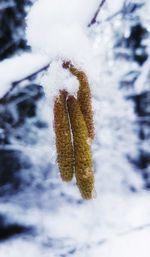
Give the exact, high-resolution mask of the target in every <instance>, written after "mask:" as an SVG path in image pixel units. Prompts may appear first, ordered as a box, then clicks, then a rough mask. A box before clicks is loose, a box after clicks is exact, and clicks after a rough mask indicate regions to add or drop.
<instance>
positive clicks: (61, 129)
mask: <svg viewBox="0 0 150 257" xmlns="http://www.w3.org/2000/svg"><path fill="white" fill-rule="evenodd" d="M66 97H67V92H65V91H60V94H59V96H58V97H57V98H56V99H55V103H54V129H55V134H56V148H57V161H58V166H59V170H60V175H61V178H62V180H63V181H66V182H67V181H70V180H71V179H72V178H73V169H74V160H73V159H74V157H73V146H72V142H71V131H70V124H69V117H68V111H67V104H66Z"/></svg>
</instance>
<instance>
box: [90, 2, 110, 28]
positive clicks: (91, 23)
mask: <svg viewBox="0 0 150 257" xmlns="http://www.w3.org/2000/svg"><path fill="white" fill-rule="evenodd" d="M105 2H106V0H102V1H101V3H100V4H99V6H98V9H97V10H96V12H95V14H94V16H93V18H92V20H91V21H90V23H89V24H88V27H91V26H92V25H94V24H95V23H96V20H97V17H98V15H99V12H100V10H101V8H102V6H103V5H104V3H105Z"/></svg>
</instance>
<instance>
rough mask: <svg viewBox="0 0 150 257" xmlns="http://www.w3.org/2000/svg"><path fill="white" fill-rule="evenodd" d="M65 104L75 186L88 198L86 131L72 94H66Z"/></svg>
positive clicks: (90, 171) (89, 163)
mask: <svg viewBox="0 0 150 257" xmlns="http://www.w3.org/2000/svg"><path fill="white" fill-rule="evenodd" d="M67 106H68V112H69V117H70V123H71V128H72V133H73V144H74V156H75V176H76V180H77V186H78V188H79V190H80V193H81V195H82V197H83V198H84V199H87V200H88V199H91V198H92V197H93V190H94V174H93V165H92V154H91V147H90V144H89V142H88V131H87V127H86V123H85V121H84V117H83V114H82V112H81V110H80V106H79V103H78V101H77V100H76V98H75V97H74V96H68V100H67Z"/></svg>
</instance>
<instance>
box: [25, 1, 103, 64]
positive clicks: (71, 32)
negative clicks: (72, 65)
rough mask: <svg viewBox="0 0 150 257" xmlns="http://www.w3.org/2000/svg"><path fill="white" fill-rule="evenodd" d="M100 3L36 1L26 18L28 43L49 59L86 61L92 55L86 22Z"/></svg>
mask: <svg viewBox="0 0 150 257" xmlns="http://www.w3.org/2000/svg"><path fill="white" fill-rule="evenodd" d="M98 5H99V1H98V0H88V1H87V0H72V1H70V0H61V1H59V0H55V1H53V0H39V1H37V2H36V3H35V4H34V6H33V7H32V8H31V11H30V13H29V15H28V17H27V31H26V35H27V40H28V43H29V44H30V45H31V46H32V48H33V49H34V50H35V51H41V52H44V53H46V54H47V55H48V56H49V57H50V59H55V58H59V57H61V58H63V59H65V60H66V59H67V60H68V59H69V60H72V61H77V63H80V62H81V61H82V62H83V60H84V58H86V59H87V56H89V55H92V47H91V42H90V40H89V38H88V35H87V33H88V31H87V25H88V23H89V22H90V21H91V19H92V17H93V15H94V13H95V11H96V9H97V7H98Z"/></svg>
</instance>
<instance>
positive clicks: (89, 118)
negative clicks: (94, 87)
mask: <svg viewBox="0 0 150 257" xmlns="http://www.w3.org/2000/svg"><path fill="white" fill-rule="evenodd" d="M63 66H64V68H68V69H69V70H70V72H71V73H72V74H73V75H74V76H76V77H77V79H78V80H79V83H80V86H79V90H78V93H77V99H78V102H79V105H80V109H81V112H82V114H83V116H84V119H85V123H86V126H87V129H88V136H89V138H91V139H93V138H94V125H93V124H94V122H93V111H92V101H91V91H90V86H89V82H88V79H87V76H86V74H85V73H84V72H83V71H81V70H78V69H77V68H75V67H74V66H73V65H72V64H71V63H69V62H66V63H64V64H63Z"/></svg>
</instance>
